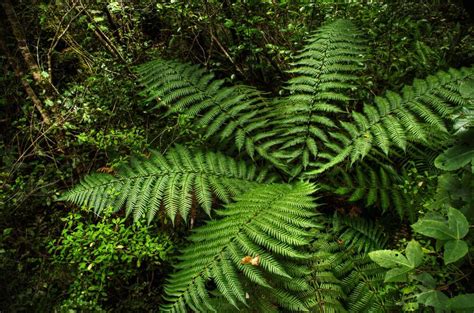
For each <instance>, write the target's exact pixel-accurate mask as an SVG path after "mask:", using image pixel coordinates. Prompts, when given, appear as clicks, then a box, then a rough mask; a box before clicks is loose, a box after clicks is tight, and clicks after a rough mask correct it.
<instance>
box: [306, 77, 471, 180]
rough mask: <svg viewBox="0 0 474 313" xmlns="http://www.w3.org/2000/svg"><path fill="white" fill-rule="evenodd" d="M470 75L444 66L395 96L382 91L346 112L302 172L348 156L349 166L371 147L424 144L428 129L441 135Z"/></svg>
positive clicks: (385, 148) (324, 167) (321, 169)
mask: <svg viewBox="0 0 474 313" xmlns="http://www.w3.org/2000/svg"><path fill="white" fill-rule="evenodd" d="M472 78H474V68H464V69H460V70H454V69H450V70H449V71H448V72H443V71H441V72H438V73H437V74H435V75H432V76H429V77H427V78H426V79H425V80H415V82H414V83H413V85H412V86H407V87H405V88H404V89H403V91H402V93H401V94H397V93H395V92H391V91H389V92H387V93H386V94H385V96H384V97H377V98H376V99H375V104H374V105H368V104H366V105H365V106H364V110H363V111H364V112H363V113H358V112H353V113H352V119H353V120H352V122H344V123H341V130H342V131H333V132H331V133H330V137H331V138H332V139H331V140H330V141H328V143H327V144H326V145H325V153H324V154H320V159H319V160H318V161H316V162H314V163H313V164H311V165H312V166H314V167H315V168H316V169H314V170H311V171H309V172H308V173H307V174H308V175H315V174H320V173H323V172H325V171H327V170H328V169H330V168H332V167H333V166H335V165H336V164H338V163H340V162H342V161H344V160H345V159H347V158H350V160H351V163H352V164H353V163H354V162H356V161H357V160H360V159H362V158H364V157H365V156H366V155H367V154H368V153H369V152H370V151H371V150H372V148H376V149H379V150H381V151H383V152H384V153H385V154H388V153H389V151H390V149H391V148H392V146H395V147H397V148H400V149H403V150H405V149H406V147H407V144H408V143H416V144H420V145H425V146H429V145H430V140H429V137H430V134H429V133H428V129H429V131H430V132H441V133H447V131H446V129H447V127H448V126H447V125H446V120H449V118H450V115H451V113H452V112H453V111H454V109H455V108H456V107H457V106H460V105H463V104H465V103H466V102H467V101H468V99H464V98H463V97H461V95H460V92H459V90H458V89H459V86H460V85H461V84H462V82H464V81H466V80H468V79H472Z"/></svg>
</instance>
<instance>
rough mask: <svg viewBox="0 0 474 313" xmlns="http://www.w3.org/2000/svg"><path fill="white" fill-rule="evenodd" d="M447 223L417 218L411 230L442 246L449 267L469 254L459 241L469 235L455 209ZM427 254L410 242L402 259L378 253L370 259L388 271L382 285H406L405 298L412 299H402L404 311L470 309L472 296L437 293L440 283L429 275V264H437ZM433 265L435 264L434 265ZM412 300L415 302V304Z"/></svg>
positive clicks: (387, 252) (392, 252) (396, 253)
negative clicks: (425, 307) (422, 306)
mask: <svg viewBox="0 0 474 313" xmlns="http://www.w3.org/2000/svg"><path fill="white" fill-rule="evenodd" d="M447 215H448V220H447V221H446V220H443V218H442V216H440V215H434V214H433V215H430V216H429V217H426V216H425V217H423V218H420V219H419V220H418V221H417V222H416V223H415V224H413V225H412V228H413V229H414V231H415V232H417V233H420V234H422V235H425V236H428V237H431V238H435V239H437V240H438V243H437V244H436V247H441V246H444V251H443V256H442V259H443V261H444V264H445V265H449V264H451V263H453V262H456V261H458V260H460V259H461V258H463V257H464V256H465V255H466V254H467V252H468V245H467V243H466V242H465V241H463V240H461V238H463V237H464V236H466V234H467V233H468V231H469V224H468V222H467V220H466V218H465V217H464V215H463V214H462V213H461V212H459V211H458V210H456V209H453V208H449V209H448V213H447ZM427 253H431V251H430V250H429V249H427V248H425V247H423V246H422V245H421V244H420V243H419V242H418V241H416V240H411V241H410V242H409V243H408V245H407V246H406V248H405V255H403V254H402V253H400V252H399V251H396V250H377V251H373V252H370V253H369V257H370V258H371V259H372V261H374V262H375V263H377V264H378V265H380V266H382V267H384V268H387V269H389V270H388V271H387V272H386V273H385V282H387V283H401V284H403V285H405V286H406V287H405V288H406V289H404V290H406V292H404V293H405V294H410V293H413V295H412V296H411V297H407V298H405V299H402V302H405V303H404V311H412V310H414V309H418V308H419V306H420V305H424V306H431V307H434V308H435V309H438V310H454V311H456V312H457V311H464V310H468V309H472V308H473V307H474V306H473V304H472V303H473V302H472V301H473V300H474V294H462V295H457V296H455V297H452V298H449V297H448V296H447V295H446V294H444V293H443V292H441V291H440V290H438V289H437V288H435V287H436V285H437V284H438V283H439V282H437V281H436V279H435V278H434V277H433V275H432V274H430V272H434V271H433V270H431V269H430V268H431V266H436V265H432V264H433V263H431V262H430V261H429V260H428V258H430V259H432V260H431V261H432V262H436V260H435V259H434V258H433V257H431V256H429V257H426V254H427ZM434 264H436V263H434ZM414 299H415V301H414Z"/></svg>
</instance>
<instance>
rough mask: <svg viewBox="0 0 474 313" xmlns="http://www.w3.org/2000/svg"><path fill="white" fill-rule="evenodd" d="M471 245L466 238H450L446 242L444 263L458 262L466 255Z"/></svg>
mask: <svg viewBox="0 0 474 313" xmlns="http://www.w3.org/2000/svg"><path fill="white" fill-rule="evenodd" d="M468 250H469V247H468V245H467V243H466V242H465V241H464V240H449V241H446V243H445V244H444V264H449V263H453V262H456V261H457V260H459V259H460V258H462V257H463V256H465V255H466V253H467V251H468Z"/></svg>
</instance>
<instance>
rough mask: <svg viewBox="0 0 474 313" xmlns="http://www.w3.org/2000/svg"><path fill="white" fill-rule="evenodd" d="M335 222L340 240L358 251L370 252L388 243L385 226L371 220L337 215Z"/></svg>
mask: <svg viewBox="0 0 474 313" xmlns="http://www.w3.org/2000/svg"><path fill="white" fill-rule="evenodd" d="M333 224H334V230H335V231H336V232H337V233H338V237H339V240H340V241H342V242H343V243H344V245H345V246H347V247H348V248H350V249H352V250H354V251H356V252H357V253H368V252H370V251H374V250H376V249H381V248H383V247H385V246H386V245H387V242H388V238H387V236H386V235H385V233H384V230H383V228H382V227H380V226H378V225H376V224H375V223H374V222H372V221H370V220H366V219H363V218H347V217H341V216H338V215H336V216H335V217H334V219H333Z"/></svg>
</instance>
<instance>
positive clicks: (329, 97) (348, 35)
mask: <svg viewBox="0 0 474 313" xmlns="http://www.w3.org/2000/svg"><path fill="white" fill-rule="evenodd" d="M365 50H366V49H365V44H364V41H363V39H362V36H361V34H360V33H359V31H358V30H357V28H355V27H354V25H353V24H352V23H351V22H349V21H346V20H338V21H336V22H333V23H330V24H327V25H325V26H323V27H321V28H320V29H319V30H318V31H317V32H316V33H315V34H314V35H313V36H312V37H311V38H310V39H309V40H308V44H307V45H306V46H305V48H304V49H303V50H302V51H301V52H300V54H299V55H297V56H296V57H295V63H294V64H293V66H294V69H293V70H291V71H290V73H292V74H294V75H296V77H294V78H292V79H290V80H289V81H288V83H287V86H286V89H287V91H288V92H289V96H287V97H286V98H283V99H281V100H279V101H278V103H279V106H278V111H277V112H276V114H277V116H278V117H279V119H277V121H276V123H274V124H275V125H276V126H275V127H276V128H277V130H278V136H277V137H276V138H275V139H274V140H272V141H269V142H268V143H266V146H273V145H277V146H278V150H279V152H278V153H277V156H278V157H280V158H283V159H285V160H286V161H292V160H295V159H296V160H299V163H300V164H301V165H302V166H304V167H306V166H307V165H308V164H309V162H310V160H312V159H313V158H315V157H316V156H317V155H318V153H319V150H320V149H321V144H320V143H321V142H325V141H327V140H328V139H329V138H328V135H327V129H329V128H334V127H335V126H336V124H335V122H334V119H332V118H331V117H330V116H328V115H329V114H331V113H341V112H343V111H346V110H347V109H348V105H349V101H350V100H351V98H350V96H349V92H350V90H351V89H354V88H355V87H356V81H357V79H358V76H357V75H356V73H357V72H358V71H360V70H361V69H362V65H363V64H362V61H363V60H364V57H363V56H364V54H365ZM298 166H299V164H297V165H296V166H295V167H294V168H295V169H297V168H298ZM296 172H297V170H296Z"/></svg>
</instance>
